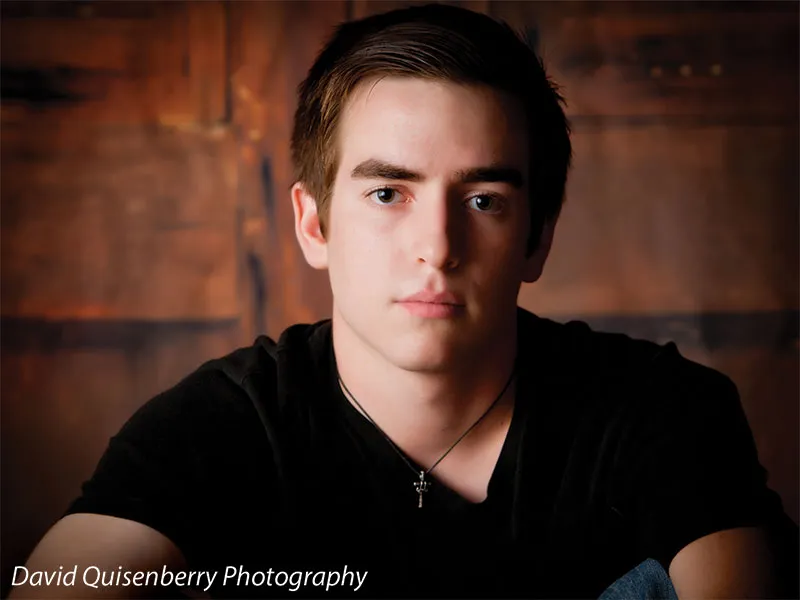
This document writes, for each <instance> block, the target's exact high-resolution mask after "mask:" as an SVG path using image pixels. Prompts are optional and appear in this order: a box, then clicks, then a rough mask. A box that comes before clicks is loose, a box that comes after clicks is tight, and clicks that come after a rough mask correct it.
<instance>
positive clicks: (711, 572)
mask: <svg viewBox="0 0 800 600" xmlns="http://www.w3.org/2000/svg"><path fill="white" fill-rule="evenodd" d="M796 541H797V540H795V542H796ZM781 552H782V549H781V548H780V547H779V546H778V545H777V544H776V542H775V539H774V538H773V537H772V536H770V535H769V534H768V532H767V530H766V529H764V528H760V527H741V528H737V529H728V530H725V531H719V532H717V533H712V534H710V535H707V536H704V537H702V538H700V539H697V540H695V541H693V542H692V543H690V544H688V545H687V546H686V547H684V548H683V549H682V550H681V551H680V552H678V554H677V555H676V556H675V558H674V559H673V560H672V562H671V563H670V566H669V575H670V578H671V579H672V583H673V585H674V587H675V591H676V592H677V594H678V598H680V600H694V599H706V598H785V597H789V596H791V594H792V592H791V591H790V590H789V589H787V586H789V585H790V583H789V582H788V581H781V578H782V577H783V578H786V577H787V574H785V573H784V574H781V573H780V572H779V568H778V564H779V561H780V560H783V559H785V558H786V557H783V556H781ZM791 597H795V596H791Z"/></svg>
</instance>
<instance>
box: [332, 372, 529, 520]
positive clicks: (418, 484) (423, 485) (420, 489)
mask: <svg viewBox="0 0 800 600" xmlns="http://www.w3.org/2000/svg"><path fill="white" fill-rule="evenodd" d="M516 372H517V370H516V365H515V368H514V369H513V370H512V371H511V375H510V376H509V378H508V381H506V384H505V386H503V390H502V391H501V392H500V394H499V395H498V396H497V398H495V399H494V401H493V402H492V403H491V404H490V405H489V408H487V409H486V410H485V411H483V414H482V415H481V416H480V417H479V418H478V420H477V421H475V422H474V423H473V424H472V425H470V426H469V428H468V429H467V430H466V431H465V432H464V433H462V434H461V435H460V436H459V438H458V439H457V440H456V441H455V442H453V443H452V444H451V445H450V447H449V448H448V449H447V450H446V451H445V453H444V454H442V455H441V456H440V457H439V458H438V460H437V461H436V462H434V463H433V464H432V465H431V466H430V467H428V468H427V469H426V470H422V471H417V469H416V468H415V467H414V465H412V464H411V461H409V460H408V458H406V455H405V454H404V453H403V451H402V450H400V448H398V446H397V444H395V443H394V442H393V441H392V438H390V437H389V436H388V435H386V432H385V431H384V430H383V429H381V428H380V427H379V426H378V424H377V423H376V422H375V421H374V420H373V419H372V417H371V416H369V413H368V412H367V411H366V410H365V409H364V407H363V406H361V403H359V401H358V400H356V397H355V396H354V395H353V393H352V392H351V391H350V390H349V389H348V387H347V385H345V383H344V381H342V378H341V377H340V376H339V375H338V374H337V378H338V380H339V385H341V386H342V389H344V391H345V393H347V396H348V397H349V398H350V399H351V400H352V401H353V402H354V403H355V405H356V406H357V407H358V408H359V410H360V411H361V412H362V413H363V415H364V416H365V417H366V418H367V421H369V422H370V424H371V425H372V426H373V427H374V428H375V429H376V430H377V431H378V432H379V433H380V434H381V435H382V436H383V437H384V439H385V440H386V441H387V442H389V445H390V446H391V447H392V448H393V449H394V451H395V452H396V453H397V455H398V456H399V457H400V458H402V459H403V462H404V463H406V464H407V465H408V468H409V469H411V471H412V472H413V473H414V474H416V475H418V476H419V481H415V482H414V487H415V489H416V491H417V494H419V504H418V506H419V508H422V494H423V493H424V492H427V491H428V486H429V482H428V481H425V477H426V476H427V475H429V474H430V472H431V471H433V470H434V469H435V468H436V467H437V466H438V465H439V463H440V462H442V461H443V460H444V459H445V457H447V455H448V454H450V452H451V451H452V450H453V448H455V447H456V446H458V444H459V443H460V442H461V440H463V439H464V438H465V437H467V435H469V432H470V431H472V430H473V429H475V428H476V427H477V426H478V424H479V423H480V422H481V421H483V420H484V419H485V418H486V416H487V415H488V414H489V413H490V412H492V409H493V408H494V407H495V406H497V403H498V402H500V399H501V398H502V397H503V396H504V395H505V393H506V390H508V388H509V386H510V385H511V382H512V381H514V376H515V375H516Z"/></svg>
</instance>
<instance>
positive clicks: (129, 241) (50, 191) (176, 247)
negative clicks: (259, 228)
mask: <svg viewBox="0 0 800 600" xmlns="http://www.w3.org/2000/svg"><path fill="white" fill-rule="evenodd" d="M235 152H236V150H235V142H234V139H233V136H232V134H231V133H230V131H228V130H225V129H219V130H216V131H211V132H207V131H199V132H198V131H178V130H174V129H163V128H162V129H155V130H151V131H147V130H145V129H142V128H138V127H133V128H119V127H116V128H107V129H103V128H99V129H94V130H89V131H85V130H83V129H82V128H80V127H70V126H66V125H62V127H61V128H55V129H49V125H48V124H46V123H45V124H40V125H39V126H36V127H24V128H23V127H22V126H21V125H18V126H17V127H9V126H6V127H4V130H3V136H2V144H0V159H2V161H3V164H4V165H5V169H7V171H6V173H7V174H6V176H5V177H3V179H2V182H1V183H0V190H1V191H2V210H3V217H4V218H3V222H2V242H0V243H1V244H2V267H3V286H4V293H3V297H2V314H3V315H4V316H17V317H23V316H24V317H45V318H52V319H59V318H112V319H156V320H164V319H166V320H170V319H192V318H197V319H201V318H210V319H213V318H217V319H219V318H232V317H235V316H237V315H238V298H237V292H236V269H235V265H236V250H237V248H236V227H237V222H236V193H235V186H236V179H235Z"/></svg>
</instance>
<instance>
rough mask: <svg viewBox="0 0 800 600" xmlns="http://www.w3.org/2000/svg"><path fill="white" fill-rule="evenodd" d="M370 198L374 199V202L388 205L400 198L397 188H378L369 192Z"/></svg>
mask: <svg viewBox="0 0 800 600" xmlns="http://www.w3.org/2000/svg"><path fill="white" fill-rule="evenodd" d="M369 197H370V198H373V199H374V200H375V203H376V204H383V205H389V204H394V203H395V202H396V201H397V200H399V199H400V194H399V193H398V191H397V190H395V189H392V188H380V189H378V190H375V191H374V192H371V193H370V194H369Z"/></svg>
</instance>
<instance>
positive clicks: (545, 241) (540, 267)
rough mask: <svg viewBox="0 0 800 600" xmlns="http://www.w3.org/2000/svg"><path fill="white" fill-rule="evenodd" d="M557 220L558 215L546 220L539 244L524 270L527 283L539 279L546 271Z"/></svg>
mask: <svg viewBox="0 0 800 600" xmlns="http://www.w3.org/2000/svg"><path fill="white" fill-rule="evenodd" d="M556 221H558V217H555V218H553V219H551V220H550V221H545V224H544V227H543V228H542V235H541V237H540V238H539V246H538V247H537V248H536V250H535V251H534V252H533V254H531V255H530V256H529V257H528V259H527V261H526V263H525V269H524V271H523V276H522V280H523V281H524V282H525V283H533V282H534V281H537V280H538V279H539V278H540V277H541V276H542V272H543V271H544V263H545V262H547V257H548V255H549V254H550V248H551V246H552V245H553V236H554V235H555V231H556Z"/></svg>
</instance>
